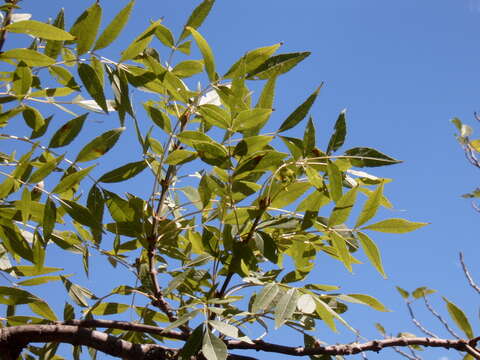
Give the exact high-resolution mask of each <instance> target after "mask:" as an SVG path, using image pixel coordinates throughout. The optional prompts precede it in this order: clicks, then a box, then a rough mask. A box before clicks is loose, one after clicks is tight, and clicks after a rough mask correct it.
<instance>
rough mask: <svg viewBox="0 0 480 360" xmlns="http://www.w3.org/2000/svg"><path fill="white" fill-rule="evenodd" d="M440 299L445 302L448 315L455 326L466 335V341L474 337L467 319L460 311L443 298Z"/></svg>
mask: <svg viewBox="0 0 480 360" xmlns="http://www.w3.org/2000/svg"><path fill="white" fill-rule="evenodd" d="M442 299H443V301H445V304H446V305H447V310H448V313H449V314H450V317H451V318H452V319H453V321H454V322H455V324H457V326H458V327H459V328H460V329H461V330H462V331H463V332H464V333H465V335H467V339H473V337H474V336H473V330H472V326H471V325H470V322H469V321H468V318H467V316H466V315H465V313H464V312H463V311H462V309H460V308H459V307H458V306H457V305H455V304H454V303H452V302H451V301H449V300H448V299H447V298H445V297H443V296H442Z"/></svg>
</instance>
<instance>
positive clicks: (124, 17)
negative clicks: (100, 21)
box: [93, 1, 135, 50]
mask: <svg viewBox="0 0 480 360" xmlns="http://www.w3.org/2000/svg"><path fill="white" fill-rule="evenodd" d="M134 3H135V2H134V1H130V2H129V3H128V4H127V6H125V7H124V8H123V9H122V10H120V12H119V13H118V14H117V15H115V17H114V18H113V20H112V22H111V23H110V24H108V26H107V27H106V28H105V30H104V31H103V33H102V34H100V36H99V37H98V39H97V42H96V43H95V46H94V47H93V50H99V49H103V48H105V47H107V46H108V45H110V44H111V43H112V42H113V41H114V40H115V39H116V38H117V37H118V35H120V32H121V31H122V30H123V28H124V26H125V25H126V24H127V21H128V18H129V17H130V13H131V12H132V7H133V4H134Z"/></svg>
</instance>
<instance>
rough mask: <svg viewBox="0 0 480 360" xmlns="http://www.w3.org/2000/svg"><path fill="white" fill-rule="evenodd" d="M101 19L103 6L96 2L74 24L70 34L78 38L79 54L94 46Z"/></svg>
mask: <svg viewBox="0 0 480 360" xmlns="http://www.w3.org/2000/svg"><path fill="white" fill-rule="evenodd" d="M101 20H102V8H101V7H100V5H99V4H98V3H95V4H93V5H92V6H91V7H89V8H88V9H87V10H85V11H84V12H83V13H82V14H81V15H80V16H79V17H78V18H77V20H76V21H75V23H74V24H73V26H72V28H71V29H70V34H72V35H73V36H75V38H76V43H77V54H78V55H82V54H84V53H86V52H87V51H89V50H90V49H91V48H92V45H93V43H94V41H95V38H96V37H97V33H98V28H99V27H100V21H101Z"/></svg>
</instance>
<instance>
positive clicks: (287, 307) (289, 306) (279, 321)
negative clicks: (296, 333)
mask: <svg viewBox="0 0 480 360" xmlns="http://www.w3.org/2000/svg"><path fill="white" fill-rule="evenodd" d="M297 300H298V293H297V289H295V288H291V289H288V291H287V292H286V293H285V294H283V295H282V297H281V298H280V299H279V300H278V304H277V306H276V307H275V329H278V328H279V327H280V326H282V325H283V324H284V323H285V322H286V321H287V320H289V319H290V318H291V317H292V315H293V313H294V312H295V309H296V307H297Z"/></svg>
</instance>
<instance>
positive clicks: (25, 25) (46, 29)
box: [6, 20, 75, 40]
mask: <svg viewBox="0 0 480 360" xmlns="http://www.w3.org/2000/svg"><path fill="white" fill-rule="evenodd" d="M6 29H7V31H9V32H15V33H21V34H28V35H32V36H34V37H39V38H42V39H45V40H73V39H75V38H74V37H73V36H72V35H71V34H70V33H68V32H66V31H65V30H62V29H59V28H58V27H56V26H53V25H49V24H45V23H43V22H40V21H36V20H23V21H18V22H14V23H12V24H10V25H8V26H7V27H6Z"/></svg>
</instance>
